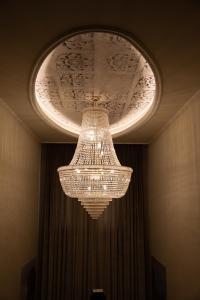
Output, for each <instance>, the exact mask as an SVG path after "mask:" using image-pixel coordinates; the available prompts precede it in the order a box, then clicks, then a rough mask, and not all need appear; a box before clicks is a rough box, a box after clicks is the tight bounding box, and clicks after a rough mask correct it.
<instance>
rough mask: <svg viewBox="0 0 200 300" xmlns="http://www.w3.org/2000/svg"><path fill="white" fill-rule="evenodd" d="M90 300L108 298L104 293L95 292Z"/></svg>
mask: <svg viewBox="0 0 200 300" xmlns="http://www.w3.org/2000/svg"><path fill="white" fill-rule="evenodd" d="M90 300H106V296H105V294H104V292H103V291H95V290H93V293H92V295H91V297H90Z"/></svg>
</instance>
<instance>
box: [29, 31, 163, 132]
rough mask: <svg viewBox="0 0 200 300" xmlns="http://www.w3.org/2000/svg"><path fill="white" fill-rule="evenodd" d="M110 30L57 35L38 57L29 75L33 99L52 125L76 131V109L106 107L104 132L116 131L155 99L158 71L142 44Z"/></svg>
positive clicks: (144, 113)
mask: <svg viewBox="0 0 200 300" xmlns="http://www.w3.org/2000/svg"><path fill="white" fill-rule="evenodd" d="M140 49H141V47H140V46H138V45H137V44H136V42H135V41H133V40H132V39H131V38H130V37H127V36H126V35H124V34H119V33H117V32H114V31H109V30H108V31H106V30H104V31H102V32H101V31H81V32H76V33H74V34H73V35H69V36H66V37H65V38H63V39H62V40H60V41H59V42H58V43H57V44H56V46H54V47H53V49H52V50H51V51H48V55H46V56H45V57H43V58H42V63H40V65H39V68H37V70H36V71H35V73H34V75H33V81H32V93H33V96H34V97H33V104H34V106H35V107H36V109H37V111H38V112H39V113H40V115H41V116H42V117H43V118H44V119H45V120H47V121H48V122H50V123H51V124H52V125H55V126H56V127H57V128H59V129H61V130H62V131H65V132H66V133H71V134H77V135H78V134H80V130H81V112H82V110H83V109H86V108H88V107H91V106H92V103H93V100H94V99H98V103H97V106H98V107H100V108H105V109H107V111H108V117H109V122H110V132H111V134H112V135H114V136H116V135H119V134H121V133H123V132H125V131H127V130H130V129H133V128H134V127H137V126H139V125H140V124H142V123H144V121H145V120H147V119H148V118H149V117H150V116H151V115H152V114H153V112H154V111H155V108H156V107H157V104H158V100H159V97H158V96H159V95H158V94H159V84H158V82H159V80H157V79H158V78H159V77H158V76H157V71H156V68H155V67H154V71H153V63H152V62H151V64H150V63H149V61H151V60H150V59H148V61H147V59H146V57H148V56H147V55H146V54H145V56H144V55H143V53H144V50H142V51H140Z"/></svg>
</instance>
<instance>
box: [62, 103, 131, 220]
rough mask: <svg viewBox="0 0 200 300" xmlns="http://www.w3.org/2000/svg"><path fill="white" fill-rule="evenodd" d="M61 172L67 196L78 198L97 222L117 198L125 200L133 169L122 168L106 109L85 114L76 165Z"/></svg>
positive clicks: (93, 109) (64, 168)
mask: <svg viewBox="0 0 200 300" xmlns="http://www.w3.org/2000/svg"><path fill="white" fill-rule="evenodd" d="M58 172H59V177H60V182H61V185H62V188H63V191H64V192H65V194H66V195H67V196H69V197H71V198H78V200H79V201H81V204H82V205H83V207H84V208H85V209H86V211H87V212H88V213H89V214H90V216H91V217H92V218H93V219H97V218H99V217H100V215H101V214H102V213H103V211H104V209H105V208H106V207H107V206H108V205H109V203H110V201H111V200H112V199H113V198H121V197H122V196H124V194H125V193H126V191H127V189H128V186H129V182H130V178H131V174H132V169H131V168H129V167H124V166H121V164H120V162H119V160H118V158H117V155H116V153H115V149H114V146H113V142H112V137H111V134H110V131H109V122H108V115H107V111H106V110H105V109H102V108H96V107H94V108H88V109H86V110H84V112H83V118H82V126H81V133H80V136H79V139H78V144H77V147H76V150H75V153H74V156H73V158H72V161H71V163H70V164H69V165H68V166H63V167H60V168H58Z"/></svg>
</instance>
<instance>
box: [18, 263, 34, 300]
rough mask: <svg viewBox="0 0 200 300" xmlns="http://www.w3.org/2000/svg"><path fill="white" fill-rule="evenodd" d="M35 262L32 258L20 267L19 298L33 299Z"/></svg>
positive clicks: (24, 299) (23, 299)
mask: <svg viewBox="0 0 200 300" xmlns="http://www.w3.org/2000/svg"><path fill="white" fill-rule="evenodd" d="M35 264H36V262H35V259H32V260H31V261H30V262H28V263H27V264H26V265H24V266H23V267H22V271H21V299H22V300H34V299H35V281H36V266H35Z"/></svg>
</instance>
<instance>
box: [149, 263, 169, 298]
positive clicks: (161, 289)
mask: <svg viewBox="0 0 200 300" xmlns="http://www.w3.org/2000/svg"><path fill="white" fill-rule="evenodd" d="M151 267H152V295H153V297H152V298H153V300H166V299H167V284H166V268H165V266H163V265H162V264H161V263H160V262H159V261H158V260H156V259H155V258H154V257H152V258H151Z"/></svg>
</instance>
